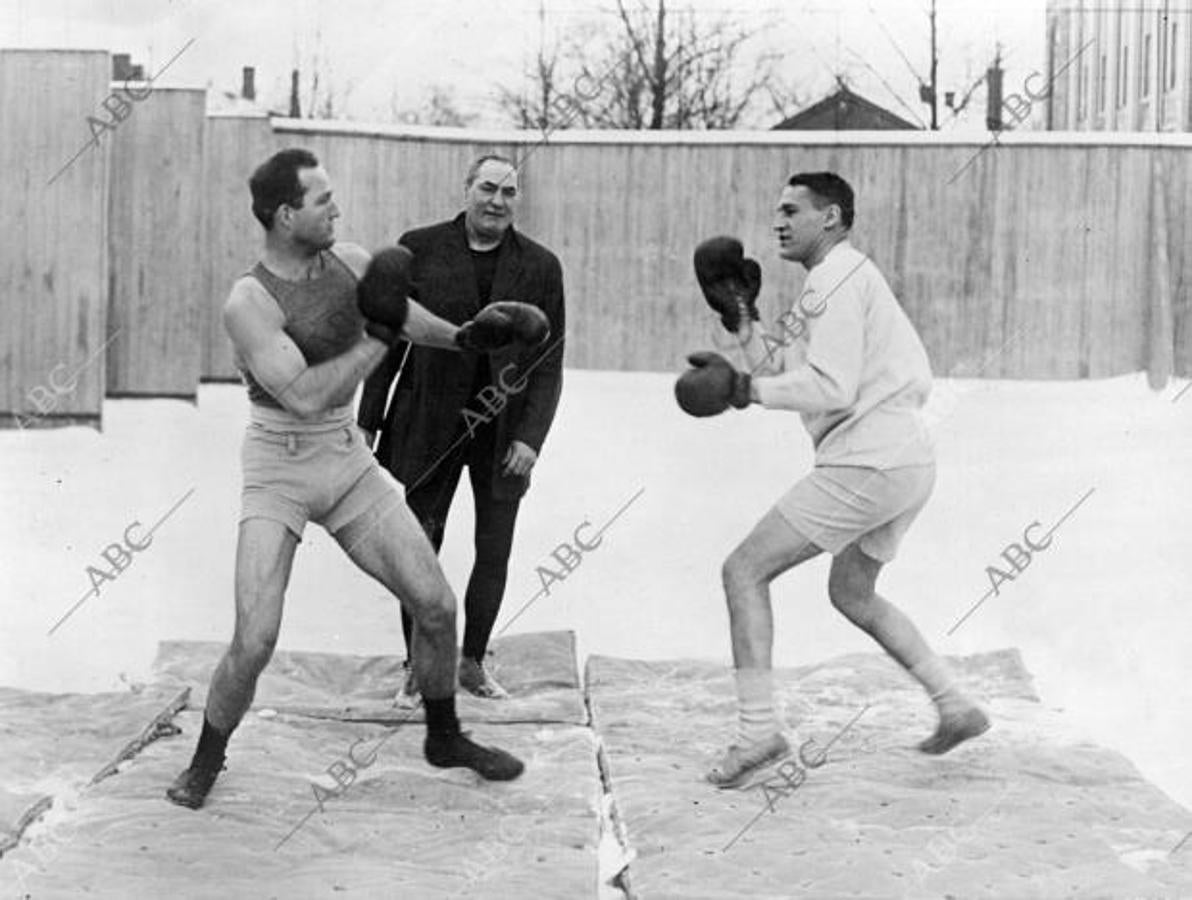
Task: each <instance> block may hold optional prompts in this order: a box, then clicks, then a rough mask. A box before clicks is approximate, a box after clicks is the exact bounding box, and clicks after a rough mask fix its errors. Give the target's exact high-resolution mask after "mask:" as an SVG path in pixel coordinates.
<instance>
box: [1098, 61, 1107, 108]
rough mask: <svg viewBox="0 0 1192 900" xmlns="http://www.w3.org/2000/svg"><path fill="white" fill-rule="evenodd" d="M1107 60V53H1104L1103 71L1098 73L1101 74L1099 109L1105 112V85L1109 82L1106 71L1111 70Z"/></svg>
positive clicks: (1099, 81)
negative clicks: (1106, 63)
mask: <svg viewBox="0 0 1192 900" xmlns="http://www.w3.org/2000/svg"><path fill="white" fill-rule="evenodd" d="M1105 62H1106V60H1105V54H1104V53H1102V54H1101V71H1100V72H1098V73H1097V74H1098V75H1099V76H1100V77H1099V78H1098V79H1097V109H1099V110H1100V111H1101V112H1105V87H1106V82H1107V79H1106V73H1107V72H1108V71H1109V67H1108V66H1106V65H1105Z"/></svg>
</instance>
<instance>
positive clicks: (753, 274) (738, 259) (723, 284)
mask: <svg viewBox="0 0 1192 900" xmlns="http://www.w3.org/2000/svg"><path fill="white" fill-rule="evenodd" d="M695 277H696V279H697V280H698V281H699V286H700V289H701V290H702V291H703V292H704V299H705V300H707V301H708V305H709V306H710V307H712V309H714V310H715V311H716V312H718V313H720V322H721V324H723V325H724V327H725V328H726V329H728V330H729V331H731V332H732V333H733V334H736V333H737V330H738V329H739V328H740V327H741V323H742V322H743V321H744V320H745V319H752V320H753V321H757V319H758V318H759V316H758V312H757V295H758V292H759V291H761V289H762V268H761V266H759V265H758V264H757V260H755V259H746V258H745V248H744V247H743V246H742V245H741V242H740V241H738V240H737V239H736V238H733V237H714V238H709V239H708V240H706V241H704V242H703V243H701V244H700V245H699V246H698V247H696V248H695Z"/></svg>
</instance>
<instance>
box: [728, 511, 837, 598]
mask: <svg viewBox="0 0 1192 900" xmlns="http://www.w3.org/2000/svg"><path fill="white" fill-rule="evenodd" d="M822 552H823V548H822V547H819V546H818V545H817V544H816V543H815V542H814V541H812V540H811V539H810V538H809V537H808V536H807V535H805V534H803V533H802V532H801V531H799V530H798V529H797V528H795V527H794V526H793V525H791V523H790V522H789V521H787V519H786V518H785V517H784V516H783V515H782V514H781V513H779V512H778V510H777V509H771V510H770V511H769V512H767V513H766V514H765V515H764V516H762V518H761V521H759V522H758V523H757V524H756V525H754V526H753V530H752V531H750V532H749V536H748V537H746V538H745V540H743V541H742V542H741V543H740V544H739V545H738V546H737V549H736V550H734V551H733V554H732V557H730V561H731V562H732V563H733V564H734V565H735V566H744V567H746V568H747V569H748V571H749V572H750V573H751V574H752V575H754V576H755V577H757V578H760V579H762V580H764V581H770V580H771V579H773V578H777V577H778V576H779V575H781V574H782V573H783V572H785V571H787V570H788V569H792V568H794V567H795V566H797V565H799V564H800V563H804V562H806V561H807V560H809V559H813V558H815V557H816V556H818V555H819V554H820V553H822Z"/></svg>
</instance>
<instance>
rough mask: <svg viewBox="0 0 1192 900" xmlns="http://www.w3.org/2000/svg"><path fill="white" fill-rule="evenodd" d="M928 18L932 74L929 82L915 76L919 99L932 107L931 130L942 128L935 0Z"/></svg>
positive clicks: (908, 64)
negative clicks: (925, 82)
mask: <svg viewBox="0 0 1192 900" xmlns="http://www.w3.org/2000/svg"><path fill="white" fill-rule="evenodd" d="M927 18H928V21H930V23H931V70H930V75H929V76H928V82H927V84H924V83H923V79H922V78H921V77H919V76H918V75H917V74H916V75H915V77H916V78H919V100H920V101H922V102H923V103H926V104H927V105H928V106H930V107H931V130H932V131H939V130H940V122H939V78H938V76H939V66H940V57H939V50H938V48H937V47H936V34H935V0H931V12H929V13H928V14H927ZM900 52H901V51H900ZM904 59H905V57H904ZM907 66H910V63H909V62H907ZM911 72H912V73H913V72H914V69H913V68H912V69H911Z"/></svg>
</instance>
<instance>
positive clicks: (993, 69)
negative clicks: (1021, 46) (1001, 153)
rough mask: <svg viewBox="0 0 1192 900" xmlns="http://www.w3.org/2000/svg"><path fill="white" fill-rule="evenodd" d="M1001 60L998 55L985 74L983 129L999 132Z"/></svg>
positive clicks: (1000, 120) (1000, 128) (1000, 121)
mask: <svg viewBox="0 0 1192 900" xmlns="http://www.w3.org/2000/svg"><path fill="white" fill-rule="evenodd" d="M1001 63H1002V60H1001V55H1000V54H999V55H998V57H997V58H996V59H994V61H993V65H992V66H990V67H989V69H988V70H986V72H985V127H986V128H988V129H989V130H990V131H1001V130H1002V129H1003V128H1004V127H1005V126H1003V125H1002V65H1001Z"/></svg>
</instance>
